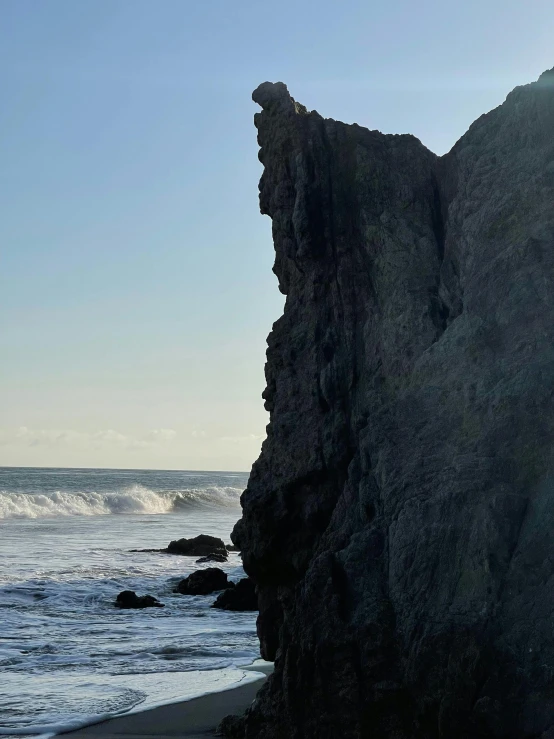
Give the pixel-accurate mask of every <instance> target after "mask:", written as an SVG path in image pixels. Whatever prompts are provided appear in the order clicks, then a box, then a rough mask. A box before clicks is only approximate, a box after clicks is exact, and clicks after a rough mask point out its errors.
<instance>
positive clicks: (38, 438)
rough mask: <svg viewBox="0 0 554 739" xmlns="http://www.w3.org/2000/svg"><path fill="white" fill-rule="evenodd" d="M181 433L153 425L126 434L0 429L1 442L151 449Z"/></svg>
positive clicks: (25, 428) (1, 443) (45, 445)
mask: <svg viewBox="0 0 554 739" xmlns="http://www.w3.org/2000/svg"><path fill="white" fill-rule="evenodd" d="M176 436H177V432H176V431H175V430H174V429H152V430H150V431H148V432H147V433H146V434H144V435H143V436H130V435H128V434H122V433H121V432H119V431H116V430H115V429H101V430H99V431H76V430H74V429H30V428H28V427H27V426H20V427H19V428H18V429H15V430H10V429H0V445H2V446H14V445H15V446H30V447H38V446H43V447H62V446H64V447H68V446H70V447H77V448H81V449H86V448H90V447H92V448H94V449H102V448H107V447H112V448H113V447H117V448H120V449H147V448H150V449H151V448H154V447H156V446H161V445H163V444H166V443H168V442H170V441H172V440H173V439H174V438H175V437H176Z"/></svg>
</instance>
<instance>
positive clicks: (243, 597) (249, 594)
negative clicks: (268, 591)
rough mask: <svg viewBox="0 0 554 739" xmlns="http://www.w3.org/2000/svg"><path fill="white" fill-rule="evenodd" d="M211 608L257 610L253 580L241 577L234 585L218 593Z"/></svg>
mask: <svg viewBox="0 0 554 739" xmlns="http://www.w3.org/2000/svg"><path fill="white" fill-rule="evenodd" d="M231 585H232V583H231ZM212 608H221V609H222V610H223V611H257V610H258V596H257V595H256V586H255V584H254V582H253V581H252V580H251V579H250V578H249V577H243V579H242V580H239V581H238V583H237V584H236V585H235V586H234V587H231V589H229V590H225V591H224V592H223V593H221V595H218V596H217V599H216V601H215V603H214V604H213V605H212Z"/></svg>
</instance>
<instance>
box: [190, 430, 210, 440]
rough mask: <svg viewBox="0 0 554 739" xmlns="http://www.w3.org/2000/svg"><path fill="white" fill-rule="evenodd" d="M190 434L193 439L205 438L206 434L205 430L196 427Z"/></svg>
mask: <svg viewBox="0 0 554 739" xmlns="http://www.w3.org/2000/svg"><path fill="white" fill-rule="evenodd" d="M192 436H194V438H195V439H205V438H206V436H207V434H206V432H205V431H197V430H196V429H194V431H193V432H192Z"/></svg>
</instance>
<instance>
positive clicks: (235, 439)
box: [219, 434, 265, 444]
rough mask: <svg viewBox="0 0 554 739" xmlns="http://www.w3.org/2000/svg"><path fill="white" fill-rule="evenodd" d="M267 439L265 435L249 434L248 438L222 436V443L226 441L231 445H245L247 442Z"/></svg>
mask: <svg viewBox="0 0 554 739" xmlns="http://www.w3.org/2000/svg"><path fill="white" fill-rule="evenodd" d="M263 439H265V436H263V435H261V436H260V435H257V434H247V435H246V436H220V437H219V440H220V441H226V442H229V443H231V444H244V443H245V442H252V441H262V440H263Z"/></svg>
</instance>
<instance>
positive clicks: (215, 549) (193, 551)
mask: <svg viewBox="0 0 554 739" xmlns="http://www.w3.org/2000/svg"><path fill="white" fill-rule="evenodd" d="M167 552H168V553H169V554H182V555H185V556H189V557H204V556H206V555H209V554H221V556H222V557H224V558H225V559H227V557H228V553H227V549H226V548H225V544H224V542H223V540H222V539H218V538H217V537H216V536H207V535H206V534H200V536H195V537H194V538H193V539H177V540H175V541H172V542H170V544H169V546H168V547H167Z"/></svg>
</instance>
